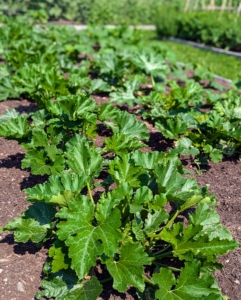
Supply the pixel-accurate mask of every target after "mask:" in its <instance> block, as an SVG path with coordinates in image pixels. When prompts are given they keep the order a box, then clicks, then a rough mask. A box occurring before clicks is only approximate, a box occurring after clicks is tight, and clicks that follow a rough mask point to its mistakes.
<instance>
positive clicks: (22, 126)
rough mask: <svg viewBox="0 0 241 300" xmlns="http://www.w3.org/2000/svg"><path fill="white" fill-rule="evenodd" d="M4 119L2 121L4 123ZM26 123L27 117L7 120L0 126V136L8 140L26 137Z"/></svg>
mask: <svg viewBox="0 0 241 300" xmlns="http://www.w3.org/2000/svg"><path fill="white" fill-rule="evenodd" d="M5 121H6V119H5V120H4V122H5ZM27 130H28V121H27V116H19V117H17V118H15V117H14V118H11V119H10V118H9V119H8V120H7V122H5V123H3V124H0V135H1V136H4V137H8V138H12V139H14V138H16V139H19V138H22V137H23V136H25V135H27Z"/></svg>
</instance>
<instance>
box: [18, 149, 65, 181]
mask: <svg viewBox="0 0 241 300" xmlns="http://www.w3.org/2000/svg"><path fill="white" fill-rule="evenodd" d="M64 162H65V161H64V158H63V157H62V156H56V158H55V160H54V161H53V162H50V163H48V162H47V158H46V154H45V151H44V150H40V151H38V150H30V151H28V152H27V153H26V154H25V158H24V159H23V160H22V168H23V169H24V168H29V167H30V168H31V172H32V174H34V175H45V174H47V175H51V174H53V175H57V174H59V173H61V172H62V171H63V170H64Z"/></svg>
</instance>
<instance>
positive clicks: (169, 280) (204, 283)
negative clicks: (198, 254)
mask: <svg viewBox="0 0 241 300" xmlns="http://www.w3.org/2000/svg"><path fill="white" fill-rule="evenodd" d="M153 280H154V282H156V283H157V284H158V285H159V289H158V291H157V292H156V293H155V296H156V299H159V300H161V299H163V300H164V299H167V300H174V299H202V298H203V297H205V298H206V299H217V300H218V299H220V300H221V299H224V298H223V297H222V295H221V293H220V290H219V289H218V288H217V287H216V285H215V280H214V278H213V277H212V276H211V275H210V274H205V275H201V276H200V262H199V261H197V260H194V261H193V262H187V263H185V268H182V269H181V273H180V276H179V278H178V279H177V280H176V278H175V277H174V276H173V274H172V272H171V271H170V270H167V269H164V268H161V270H160V273H159V274H154V275H153ZM174 286H175V288H174Z"/></svg>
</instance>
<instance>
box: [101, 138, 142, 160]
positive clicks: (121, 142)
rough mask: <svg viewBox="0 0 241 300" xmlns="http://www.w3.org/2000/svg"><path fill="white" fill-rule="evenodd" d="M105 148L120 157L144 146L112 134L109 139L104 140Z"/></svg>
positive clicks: (131, 139)
mask: <svg viewBox="0 0 241 300" xmlns="http://www.w3.org/2000/svg"><path fill="white" fill-rule="evenodd" d="M104 143H105V147H106V148H107V149H108V150H110V151H111V152H114V153H116V154H117V155H119V156H121V155H123V154H127V153H128V152H129V151H133V150H136V149H139V148H143V147H145V146H146V145H145V144H143V143H141V142H138V141H137V140H133V138H131V137H129V136H128V135H124V134H118V133H117V134H114V135H112V136H111V137H109V138H107V139H104Z"/></svg>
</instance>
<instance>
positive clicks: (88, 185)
mask: <svg viewBox="0 0 241 300" xmlns="http://www.w3.org/2000/svg"><path fill="white" fill-rule="evenodd" d="M87 189H88V193H89V196H90V200H91V201H92V202H93V203H94V204H95V201H94V199H93V196H92V193H91V189H90V183H89V181H87Z"/></svg>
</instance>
